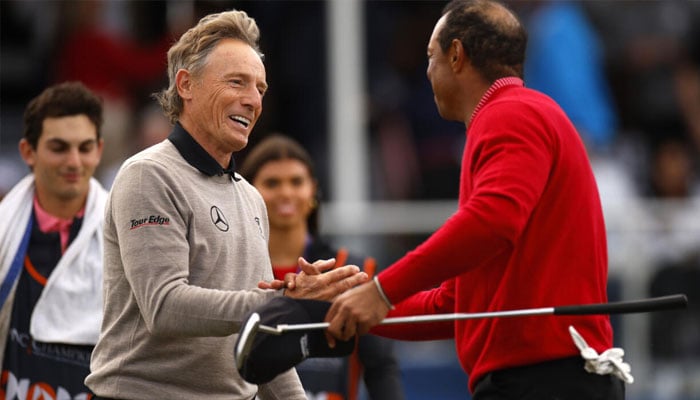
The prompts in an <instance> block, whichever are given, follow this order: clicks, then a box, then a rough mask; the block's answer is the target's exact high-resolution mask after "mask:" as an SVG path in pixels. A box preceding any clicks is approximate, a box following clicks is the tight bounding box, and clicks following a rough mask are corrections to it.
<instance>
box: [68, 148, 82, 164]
mask: <svg viewBox="0 0 700 400" xmlns="http://www.w3.org/2000/svg"><path fill="white" fill-rule="evenodd" d="M80 164H81V158H80V150H79V149H78V148H71V149H70V150H68V152H67V153H66V165H68V166H69V167H75V168H78V167H80Z"/></svg>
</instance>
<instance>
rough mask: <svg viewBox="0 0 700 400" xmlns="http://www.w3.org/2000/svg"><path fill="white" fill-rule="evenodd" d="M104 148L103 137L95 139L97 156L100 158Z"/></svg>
mask: <svg viewBox="0 0 700 400" xmlns="http://www.w3.org/2000/svg"><path fill="white" fill-rule="evenodd" d="M104 148H105V141H104V139H102V138H100V139H99V140H98V141H97V157H98V158H99V159H100V160H101V159H102V151H103V150H104Z"/></svg>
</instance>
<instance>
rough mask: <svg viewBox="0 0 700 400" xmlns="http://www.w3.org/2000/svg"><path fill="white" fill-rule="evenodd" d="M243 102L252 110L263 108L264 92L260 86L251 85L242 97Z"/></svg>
mask: <svg viewBox="0 0 700 400" xmlns="http://www.w3.org/2000/svg"><path fill="white" fill-rule="evenodd" d="M241 103H243V105H244V106H246V107H248V108H250V109H251V110H260V109H261V108H262V94H261V93H260V92H259V91H258V88H256V87H254V86H250V87H249V88H248V90H246V91H245V93H244V94H243V96H242V97H241Z"/></svg>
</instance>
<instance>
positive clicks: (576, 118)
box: [513, 1, 617, 151]
mask: <svg viewBox="0 0 700 400" xmlns="http://www.w3.org/2000/svg"><path fill="white" fill-rule="evenodd" d="M513 5H514V6H516V9H517V10H519V11H520V12H521V15H522V16H523V18H524V20H525V24H526V26H527V28H528V35H529V36H528V50H527V57H526V62H525V83H526V85H527V86H529V87H531V88H533V89H536V90H540V91H542V92H544V93H545V94H547V95H549V96H551V97H552V98H553V99H554V100H555V101H556V102H557V103H559V104H560V105H561V107H562V108H563V109H564V111H565V112H566V114H567V115H568V116H569V118H571V121H572V122H573V123H574V125H576V128H577V130H578V131H579V134H580V135H581V138H582V139H583V140H584V142H585V143H586V146H587V148H588V149H589V151H591V150H594V151H601V150H607V149H609V147H610V146H611V145H613V143H614V140H615V135H616V131H617V115H616V110H615V108H614V105H613V101H612V93H611V91H610V87H609V83H608V80H607V77H606V75H605V58H604V57H605V52H604V48H603V47H602V44H601V42H600V38H599V36H598V32H597V31H596V30H595V28H594V27H593V25H592V23H591V22H590V20H589V17H588V15H587V14H586V11H585V10H584V9H583V8H582V7H581V5H580V4H579V3H578V2H577V1H518V2H514V4H513Z"/></svg>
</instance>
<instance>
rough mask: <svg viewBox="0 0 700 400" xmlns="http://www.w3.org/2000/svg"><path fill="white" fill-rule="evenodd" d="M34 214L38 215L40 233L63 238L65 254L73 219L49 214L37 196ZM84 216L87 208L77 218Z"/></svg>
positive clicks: (62, 250)
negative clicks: (56, 234) (53, 233)
mask: <svg viewBox="0 0 700 400" xmlns="http://www.w3.org/2000/svg"><path fill="white" fill-rule="evenodd" d="M34 214H35V215H36V222H37V224H38V225H39V230H40V231H42V232H44V233H51V232H58V235H59V237H60V238H61V253H63V252H65V251H66V247H67V246H68V237H69V235H70V227H71V226H72V225H73V219H62V218H58V217H56V216H53V215H51V214H49V213H48V212H47V211H46V210H44V209H43V208H42V207H41V205H40V204H39V200H38V199H37V198H36V196H34ZM83 215H85V207H83V208H82V209H81V210H80V211H78V213H77V214H76V215H75V217H76V218H82V216H83Z"/></svg>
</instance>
